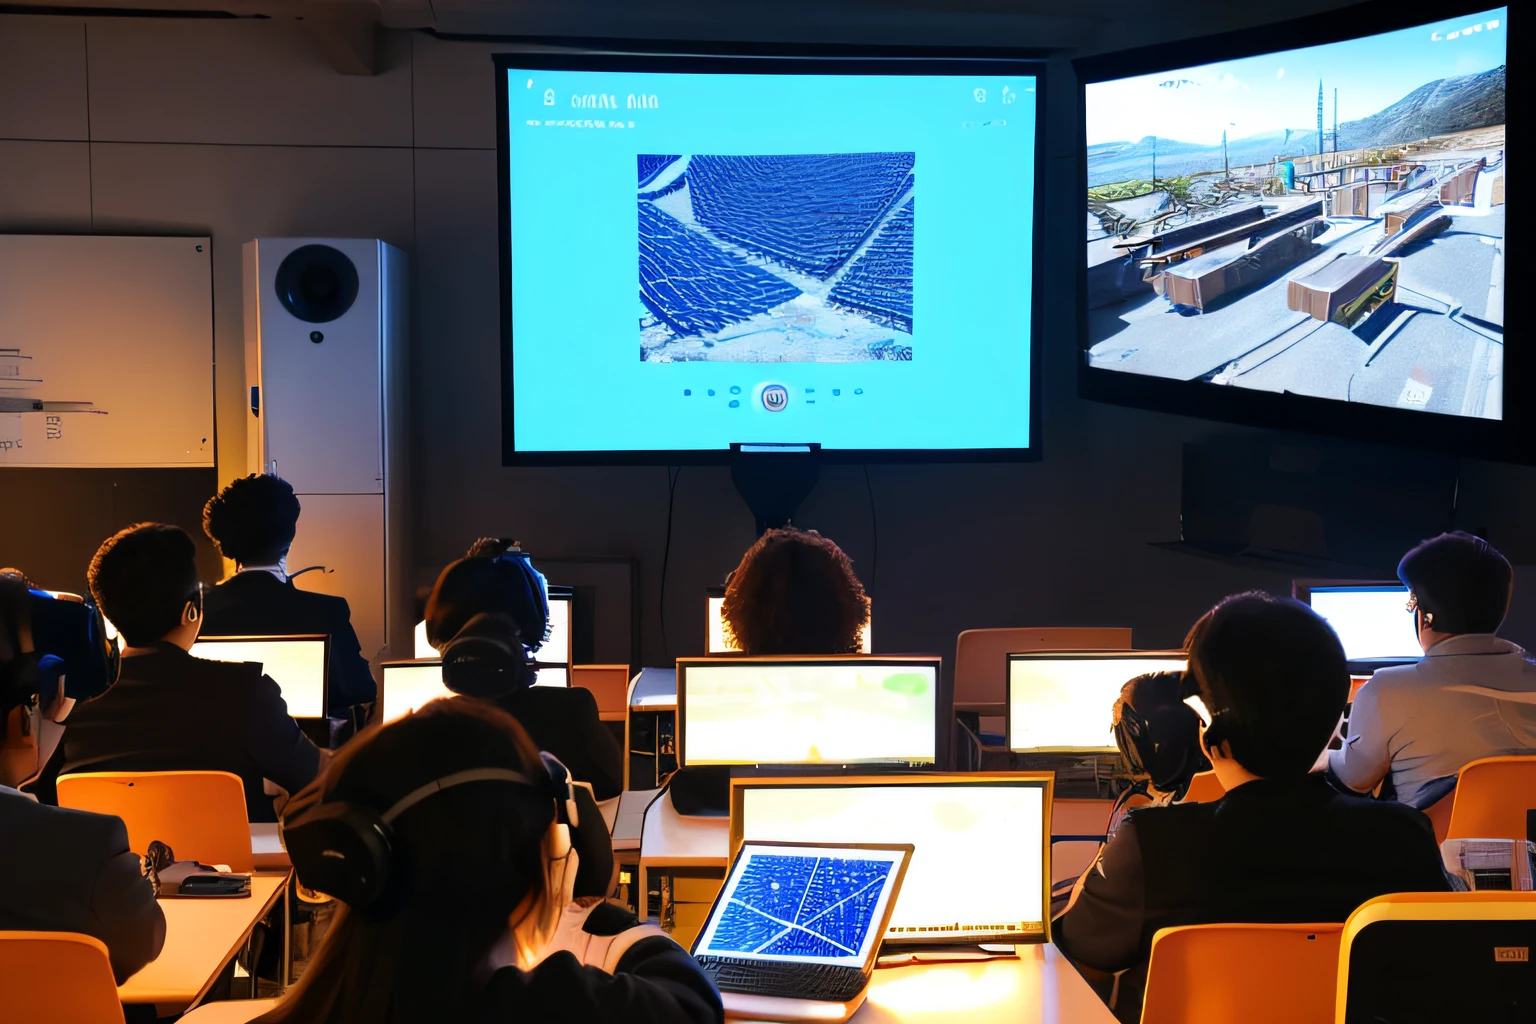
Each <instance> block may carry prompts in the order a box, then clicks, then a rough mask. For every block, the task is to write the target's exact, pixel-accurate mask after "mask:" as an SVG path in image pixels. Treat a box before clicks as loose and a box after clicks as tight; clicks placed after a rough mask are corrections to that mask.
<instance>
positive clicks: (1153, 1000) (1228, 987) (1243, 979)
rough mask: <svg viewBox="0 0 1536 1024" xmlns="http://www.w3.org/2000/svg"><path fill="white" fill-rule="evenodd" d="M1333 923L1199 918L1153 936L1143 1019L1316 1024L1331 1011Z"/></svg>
mask: <svg viewBox="0 0 1536 1024" xmlns="http://www.w3.org/2000/svg"><path fill="white" fill-rule="evenodd" d="M1343 927H1344V926H1343V925H1341V924H1338V923H1333V924H1197V925H1186V926H1184V927H1181V928H1161V929H1159V930H1158V932H1157V934H1156V935H1154V936H1153V937H1152V959H1151V963H1150V964H1149V966H1148V968H1147V990H1146V994H1145V996H1144V997H1143V999H1142V1004H1141V1005H1142V1010H1141V1020H1142V1024H1212V1022H1217V1021H1242V1022H1243V1024H1315V1022H1319V1021H1326V1020H1327V1019H1328V1015H1329V1014H1330V1013H1331V1012H1332V1010H1333V1005H1334V992H1333V988H1334V984H1335V983H1336V981H1337V977H1338V959H1339V935H1340V933H1341V932H1342V930H1343Z"/></svg>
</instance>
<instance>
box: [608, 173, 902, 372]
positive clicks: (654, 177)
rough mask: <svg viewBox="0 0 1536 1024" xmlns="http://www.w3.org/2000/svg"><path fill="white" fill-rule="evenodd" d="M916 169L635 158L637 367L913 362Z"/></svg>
mask: <svg viewBox="0 0 1536 1024" xmlns="http://www.w3.org/2000/svg"><path fill="white" fill-rule="evenodd" d="M914 157H915V154H913V153H834V154H808V155H787V156H716V155H703V154H694V155H691V156H690V155H676V154H674V155H662V154H657V155H651V154H641V155H640V156H639V157H638V159H637V165H638V166H637V171H638V187H639V193H638V202H639V212H638V228H637V232H638V241H639V284H640V359H641V360H642V361H643V362H655V363H668V362H687V361H694V360H714V361H719V362H737V363H787V362H798V363H853V362H862V361H866V360H895V361H910V360H911V359H912V357H913V345H912V333H913V317H912V288H913V281H912V245H913V236H914V226H915V214H914V204H915V196H914V193H915V190H916V185H915V181H916V179H915V176H914Z"/></svg>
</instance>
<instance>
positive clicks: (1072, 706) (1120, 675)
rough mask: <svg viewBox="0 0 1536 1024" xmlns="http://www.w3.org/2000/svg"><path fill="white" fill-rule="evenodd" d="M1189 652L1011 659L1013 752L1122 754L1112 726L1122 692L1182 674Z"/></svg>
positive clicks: (1037, 653) (1041, 655) (1076, 653)
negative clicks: (1156, 677)
mask: <svg viewBox="0 0 1536 1024" xmlns="http://www.w3.org/2000/svg"><path fill="white" fill-rule="evenodd" d="M1186 660H1187V656H1186V655H1185V653H1184V652H1183V651H1031V652H1029V653H1028V654H1010V655H1008V749H1010V750H1012V751H1014V752H1015V753H1035V754H1114V753H1118V752H1119V748H1117V747H1116V746H1115V737H1114V733H1113V731H1112V726H1111V724H1110V722H1111V719H1112V717H1113V714H1114V707H1115V701H1116V700H1118V699H1119V697H1120V689H1121V688H1122V687H1123V686H1125V684H1126V683H1128V682H1130V681H1131V680H1132V679H1135V678H1136V677H1137V676H1139V675H1145V674H1146V673H1148V672H1182V671H1184V666H1185V663H1186Z"/></svg>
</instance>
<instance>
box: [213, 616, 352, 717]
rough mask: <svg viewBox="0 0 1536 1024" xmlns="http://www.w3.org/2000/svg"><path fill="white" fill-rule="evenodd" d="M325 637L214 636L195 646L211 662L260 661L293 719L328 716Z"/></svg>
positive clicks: (262, 668) (263, 670)
mask: <svg viewBox="0 0 1536 1024" xmlns="http://www.w3.org/2000/svg"><path fill="white" fill-rule="evenodd" d="M325 652H326V642H325V638H324V637H211V636H205V637H203V638H202V639H200V640H198V641H197V643H195V644H193V645H192V652H191V653H192V657H194V658H205V659H207V660H208V661H257V662H260V663H261V670H262V672H264V673H266V674H267V675H268V676H270V677H271V678H272V681H273V682H275V683H276V684H277V688H278V689H279V690H281V691H282V693H283V702H284V703H286V704H287V705H288V714H290V715H292V716H293V717H294V718H324V717H325Z"/></svg>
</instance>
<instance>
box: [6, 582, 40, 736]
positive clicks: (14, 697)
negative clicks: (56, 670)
mask: <svg viewBox="0 0 1536 1024" xmlns="http://www.w3.org/2000/svg"><path fill="white" fill-rule="evenodd" d="M0 618H3V620H4V621H3V622H0V714H6V715H8V714H10V710H11V709H12V708H15V707H24V708H27V709H29V710H30V709H33V708H36V707H37V701H38V688H39V687H38V666H37V662H38V653H37V648H36V645H35V644H34V645H33V649H32V650H30V651H23V650H22V649H21V647H22V637H23V636H30V635H31V632H32V594H31V592H30V590H29V588H28V586H27V582H26V579H25V578H23V577H19V576H14V575H11V574H10V573H6V574H3V575H0ZM0 724H3V723H0Z"/></svg>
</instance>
